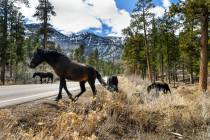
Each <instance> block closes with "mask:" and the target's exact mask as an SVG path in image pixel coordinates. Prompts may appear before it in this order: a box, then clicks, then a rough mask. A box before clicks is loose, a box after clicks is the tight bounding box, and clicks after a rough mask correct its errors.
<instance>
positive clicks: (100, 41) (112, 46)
mask: <svg viewBox="0 0 210 140" xmlns="http://www.w3.org/2000/svg"><path fill="white" fill-rule="evenodd" d="M39 28H40V24H26V25H25V29H26V35H27V36H31V35H33V34H35V33H36V32H37V31H38V29H39ZM51 31H52V35H51V36H50V39H49V40H50V41H53V42H55V43H56V44H57V45H59V46H60V47H61V49H62V50H63V52H64V53H65V54H69V53H71V52H73V50H74V49H75V48H78V47H79V46H80V45H84V46H85V55H86V56H88V55H90V53H91V52H93V50H95V49H98V51H99V57H100V59H104V60H113V59H120V57H121V54H122V44H123V39H122V38H121V37H102V36H98V35H95V34H94V33H89V32H79V33H74V34H70V35H64V34H63V33H61V32H60V31H58V30H56V29H54V28H51Z"/></svg>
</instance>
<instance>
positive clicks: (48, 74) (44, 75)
mask: <svg viewBox="0 0 210 140" xmlns="http://www.w3.org/2000/svg"><path fill="white" fill-rule="evenodd" d="M36 76H38V77H39V78H40V83H41V84H42V83H43V80H42V79H43V78H47V79H46V82H47V83H49V82H50V81H51V83H53V74H52V73H51V72H46V73H44V72H35V73H34V74H33V78H35V77H36Z"/></svg>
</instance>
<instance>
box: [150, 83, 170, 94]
mask: <svg viewBox="0 0 210 140" xmlns="http://www.w3.org/2000/svg"><path fill="white" fill-rule="evenodd" d="M152 89H156V91H157V90H158V91H161V90H162V91H163V93H164V94H167V93H168V92H170V93H171V90H170V88H169V86H168V84H167V83H162V82H154V83H152V84H151V85H149V86H148V87H147V92H148V93H150V91H151V90H152Z"/></svg>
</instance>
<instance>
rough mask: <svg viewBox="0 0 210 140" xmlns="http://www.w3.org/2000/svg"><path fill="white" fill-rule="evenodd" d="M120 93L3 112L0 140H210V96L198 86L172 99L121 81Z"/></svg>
mask: <svg viewBox="0 0 210 140" xmlns="http://www.w3.org/2000/svg"><path fill="white" fill-rule="evenodd" d="M119 81H120V85H119V90H120V91H119V93H111V92H109V91H107V90H106V89H105V88H103V87H102V86H98V87H97V90H98V95H97V97H96V98H94V99H93V98H92V94H91V91H90V90H88V91H87V92H86V93H84V95H82V96H81V98H79V100H78V101H77V102H75V103H72V102H71V101H70V100H68V99H63V100H61V101H59V102H55V101H53V100H52V99H44V100H42V101H35V102H32V103H27V104H22V105H16V106H12V107H8V108H5V109H1V110H0V139H2V140H6V139H9V140H10V139H11V140H13V139H14V140H16V139H27V140H28V139H36V140H38V139H46V140H48V139H50V140H54V139H55V140H57V139H60V140H69V139H73V140H80V139H82V140H86V139H87V140H90V139H91V140H96V139H101V140H106V139H111V140H112V139H139V140H148V139H151V140H159V139H160V140H164V139H166V140H168V139H202V140H204V139H210V102H209V101H210V96H209V95H208V93H207V94H201V93H199V92H198V91H197V87H196V85H188V86H180V87H178V88H176V89H175V88H173V89H172V94H168V95H163V94H156V93H154V92H153V93H151V94H147V93H146V87H147V85H148V84H149V83H148V82H146V81H142V80H138V79H137V78H133V77H127V78H122V77H121V78H120V79H119Z"/></svg>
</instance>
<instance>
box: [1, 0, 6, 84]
mask: <svg viewBox="0 0 210 140" xmlns="http://www.w3.org/2000/svg"><path fill="white" fill-rule="evenodd" d="M3 5H4V8H3V16H4V21H3V37H2V38H3V41H2V42H3V43H2V44H3V46H2V50H1V51H2V52H1V55H2V56H1V82H2V84H3V85H4V84H5V67H6V49H7V46H8V44H7V20H8V7H7V5H8V0H4V4H3Z"/></svg>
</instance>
